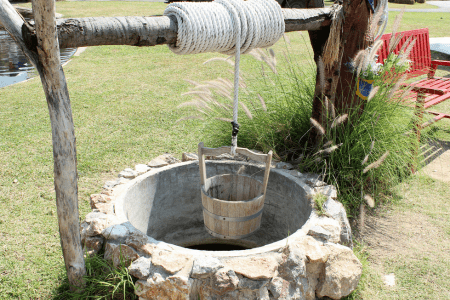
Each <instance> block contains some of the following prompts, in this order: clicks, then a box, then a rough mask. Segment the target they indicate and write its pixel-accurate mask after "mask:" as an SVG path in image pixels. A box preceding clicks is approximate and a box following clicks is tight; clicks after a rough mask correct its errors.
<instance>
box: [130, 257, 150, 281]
mask: <svg viewBox="0 0 450 300" xmlns="http://www.w3.org/2000/svg"><path fill="white" fill-rule="evenodd" d="M151 266H152V262H151V260H150V259H148V258H145V257H139V258H138V259H136V260H135V261H133V262H132V263H131V265H130V266H129V267H128V271H129V272H130V274H131V275H133V276H134V277H136V278H139V279H147V277H148V276H149V275H150V268H151Z"/></svg>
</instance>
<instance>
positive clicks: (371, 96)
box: [367, 86, 380, 102]
mask: <svg viewBox="0 0 450 300" xmlns="http://www.w3.org/2000/svg"><path fill="white" fill-rule="evenodd" d="M379 89H380V87H379V86H376V87H374V88H373V89H372V90H371V91H370V93H369V96H368V97H367V102H369V101H370V100H372V98H373V97H375V95H376V94H377V93H378V90H379Z"/></svg>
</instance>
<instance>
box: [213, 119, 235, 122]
mask: <svg viewBox="0 0 450 300" xmlns="http://www.w3.org/2000/svg"><path fill="white" fill-rule="evenodd" d="M216 120H219V121H224V122H227V123H231V122H233V120H231V119H227V118H216Z"/></svg>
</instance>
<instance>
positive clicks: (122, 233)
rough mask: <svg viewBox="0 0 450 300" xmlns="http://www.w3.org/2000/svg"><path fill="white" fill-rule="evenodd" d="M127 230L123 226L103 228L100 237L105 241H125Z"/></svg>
mask: <svg viewBox="0 0 450 300" xmlns="http://www.w3.org/2000/svg"><path fill="white" fill-rule="evenodd" d="M128 234H129V232H128V229H127V228H126V227H125V226H123V225H119V224H118V225H113V226H110V227H108V228H105V229H104V230H103V231H102V235H103V237H104V238H105V239H107V240H120V241H125V239H126V238H127V237H128Z"/></svg>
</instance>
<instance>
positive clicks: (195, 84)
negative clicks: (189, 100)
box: [184, 79, 202, 87]
mask: <svg viewBox="0 0 450 300" xmlns="http://www.w3.org/2000/svg"><path fill="white" fill-rule="evenodd" d="M184 81H186V82H188V83H190V84H192V85H194V86H195V87H198V86H201V85H202V84H200V83H198V82H197V81H194V80H190V79H185V80H184Z"/></svg>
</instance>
